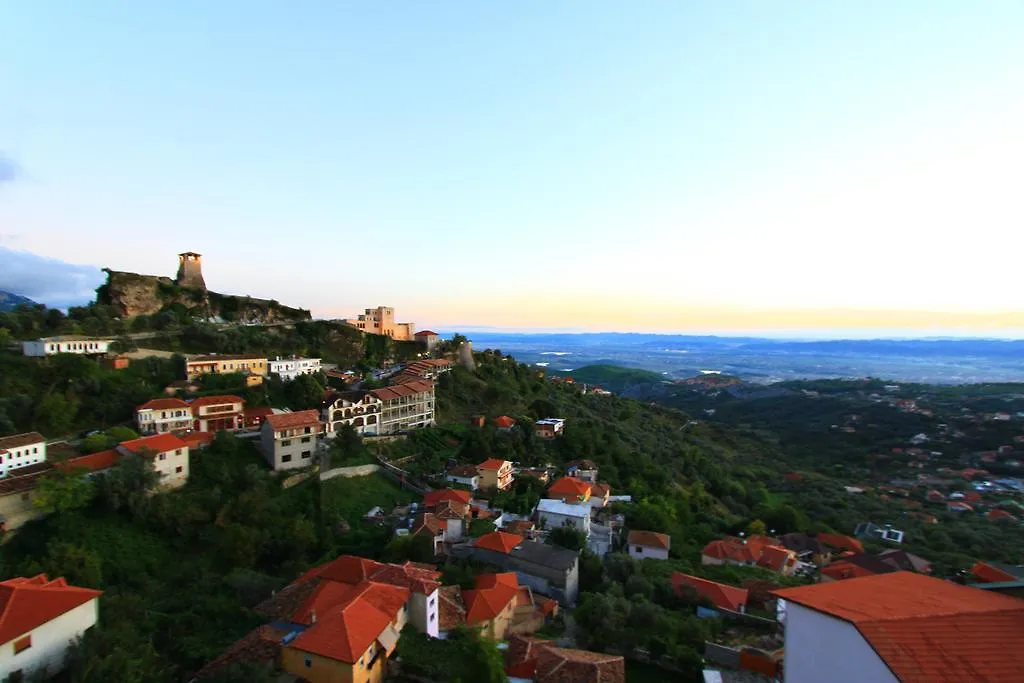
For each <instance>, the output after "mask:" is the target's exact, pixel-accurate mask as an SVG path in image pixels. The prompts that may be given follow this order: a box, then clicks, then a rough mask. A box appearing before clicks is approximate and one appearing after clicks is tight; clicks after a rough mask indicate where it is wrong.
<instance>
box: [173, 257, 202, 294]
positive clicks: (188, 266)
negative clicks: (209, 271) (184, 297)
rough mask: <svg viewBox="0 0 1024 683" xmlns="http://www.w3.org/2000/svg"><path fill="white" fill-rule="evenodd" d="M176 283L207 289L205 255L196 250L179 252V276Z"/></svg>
mask: <svg viewBox="0 0 1024 683" xmlns="http://www.w3.org/2000/svg"><path fill="white" fill-rule="evenodd" d="M175 283H176V284H178V285H180V286H182V287H194V288H195V289H206V281H205V280H203V255H202V254H197V253H195V252H194V251H186V252H185V253H183V254H178V277H177V279H176V280H175Z"/></svg>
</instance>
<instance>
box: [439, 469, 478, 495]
mask: <svg viewBox="0 0 1024 683" xmlns="http://www.w3.org/2000/svg"><path fill="white" fill-rule="evenodd" d="M444 478H445V479H447V480H448V481H450V482H452V483H453V484H461V485H462V486H466V487H468V488H469V490H470V491H476V490H477V489H478V488H480V470H479V469H477V466H476V465H456V466H455V467H453V468H451V469H450V470H448V471H447V472H446V473H445V475H444Z"/></svg>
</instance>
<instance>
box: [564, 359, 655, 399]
mask: <svg viewBox="0 0 1024 683" xmlns="http://www.w3.org/2000/svg"><path fill="white" fill-rule="evenodd" d="M550 374H551V375H552V376H564V377H572V378H573V379H574V380H575V381H577V382H583V383H585V384H596V385H597V386H600V387H601V388H603V389H607V390H608V391H611V392H614V393H616V394H619V393H622V392H623V391H625V390H627V389H630V388H632V387H634V386H636V385H638V384H652V383H658V382H661V381H663V380H664V378H663V377H662V376H661V375H659V374H658V373H656V372H651V371H650V370H639V369H636V368H624V367H621V366H618V365H585V366H583V367H582V368H577V369H575V370H569V371H561V370H554V371H552V372H551V373H550Z"/></svg>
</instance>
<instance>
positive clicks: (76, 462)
mask: <svg viewBox="0 0 1024 683" xmlns="http://www.w3.org/2000/svg"><path fill="white" fill-rule="evenodd" d="M120 459H121V454H120V453H118V452H117V451H116V450H114V449H111V450H109V451H100V452H98V453H90V454H89V455H82V456H79V457H77V458H68V459H67V460H65V461H63V462H56V463H54V464H53V466H54V467H56V468H57V469H58V470H60V471H61V472H74V471H75V470H79V469H81V470H88V471H89V472H99V471H100V470H106V469H110V468H111V467H113V466H114V465H116V464H117V461H118V460H120Z"/></svg>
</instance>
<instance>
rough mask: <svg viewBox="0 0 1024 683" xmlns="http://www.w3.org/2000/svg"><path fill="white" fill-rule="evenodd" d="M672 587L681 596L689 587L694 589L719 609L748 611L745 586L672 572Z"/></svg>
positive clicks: (698, 594) (683, 595) (698, 595)
mask: <svg viewBox="0 0 1024 683" xmlns="http://www.w3.org/2000/svg"><path fill="white" fill-rule="evenodd" d="M672 588H673V590H675V592H676V595H678V596H679V597H685V594H686V591H687V589H692V590H693V591H694V592H695V593H696V594H697V597H699V598H704V599H706V600H709V601H710V602H711V604H713V605H714V606H715V607H717V608H718V609H724V610H729V611H730V612H746V611H747V596H748V592H747V591H746V590H745V589H743V588H737V587H736V586H727V585H726V584H724V583H718V582H716V581H711V580H709V579H702V578H700V577H698V576H690V575H689V574H684V573H682V572H673V573H672Z"/></svg>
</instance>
